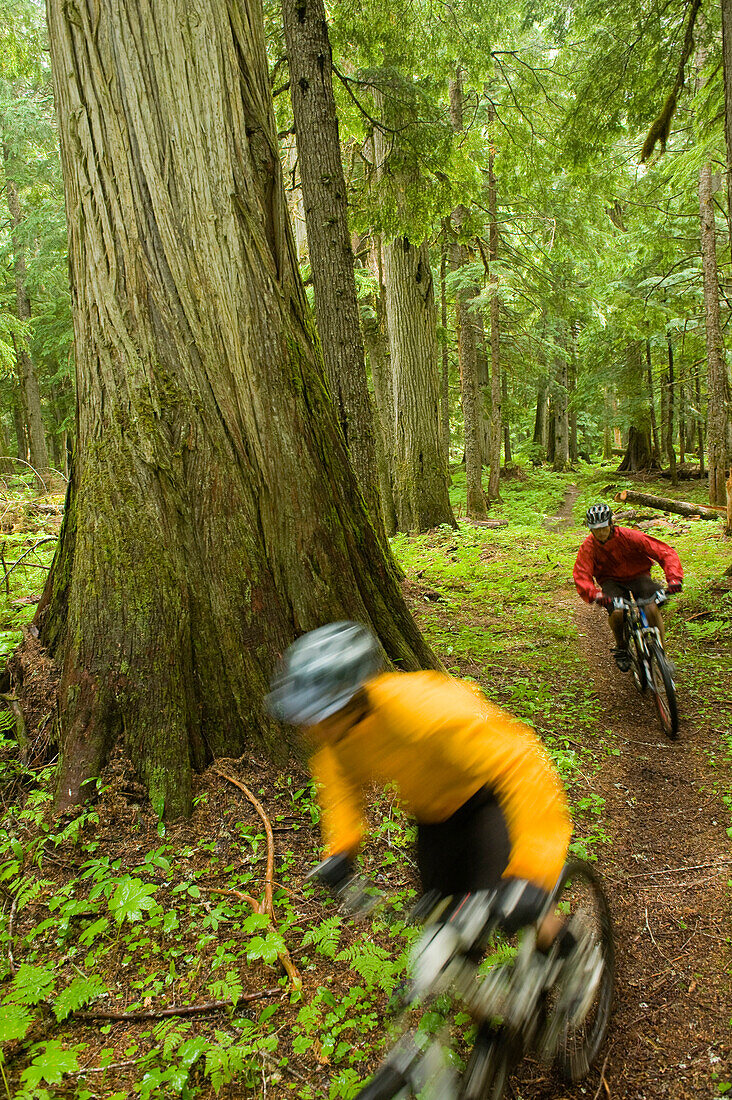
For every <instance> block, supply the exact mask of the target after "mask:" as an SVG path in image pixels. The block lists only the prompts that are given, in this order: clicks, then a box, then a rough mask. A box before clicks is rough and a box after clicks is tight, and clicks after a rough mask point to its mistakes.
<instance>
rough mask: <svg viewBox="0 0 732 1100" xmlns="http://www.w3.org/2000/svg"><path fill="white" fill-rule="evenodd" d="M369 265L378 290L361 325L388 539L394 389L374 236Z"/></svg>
mask: <svg viewBox="0 0 732 1100" xmlns="http://www.w3.org/2000/svg"><path fill="white" fill-rule="evenodd" d="M370 266H371V270H372V272H373V274H374V275H375V277H376V284H377V287H378V290H377V292H376V294H375V295H374V297H373V312H374V316H373V318H370V319H368V320H366V321H365V323H364V342H365V344H366V354H367V355H368V359H369V365H370V367H371V381H372V382H373V386H374V402H375V405H376V415H375V417H374V422H375V426H376V456H377V462H378V469H379V489H380V492H381V502H382V508H383V512H384V526H385V527H386V533H387V534H388V535H389V536H392V535H395V534H396V531H397V521H396V511H395V508H394V491H393V474H392V469H393V464H394V446H395V443H394V432H395V424H394V388H393V386H392V380H391V360H390V354H389V337H388V335H387V331H386V319H385V316H384V312H385V307H384V276H383V267H382V262H381V240H380V238H379V237H378V236H377V237H374V239H373V241H372V247H371V249H370Z"/></svg>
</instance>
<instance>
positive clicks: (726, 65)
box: [722, 0, 732, 251]
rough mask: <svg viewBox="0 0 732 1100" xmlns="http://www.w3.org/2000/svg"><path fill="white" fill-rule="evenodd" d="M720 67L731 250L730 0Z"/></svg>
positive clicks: (724, 19)
mask: <svg viewBox="0 0 732 1100" xmlns="http://www.w3.org/2000/svg"><path fill="white" fill-rule="evenodd" d="M722 69H723V73H724V143H725V149H726V154H727V156H726V171H725V176H726V184H727V223H728V225H729V227H730V228H729V246H730V250H731V251H732V0H722Z"/></svg>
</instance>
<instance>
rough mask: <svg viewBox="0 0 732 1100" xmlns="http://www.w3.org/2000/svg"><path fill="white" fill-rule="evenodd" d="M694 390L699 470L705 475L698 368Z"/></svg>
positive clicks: (699, 373)
mask: <svg viewBox="0 0 732 1100" xmlns="http://www.w3.org/2000/svg"><path fill="white" fill-rule="evenodd" d="M694 390H695V394H696V409H697V417H696V454H697V458H698V460H699V470H700V472H701V473H702V474H703V473H704V452H705V449H704V421H703V419H702V416H701V371H700V369H699V368H698V367H697V371H696V376H695V380H694Z"/></svg>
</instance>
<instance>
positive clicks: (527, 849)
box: [445, 704, 572, 890]
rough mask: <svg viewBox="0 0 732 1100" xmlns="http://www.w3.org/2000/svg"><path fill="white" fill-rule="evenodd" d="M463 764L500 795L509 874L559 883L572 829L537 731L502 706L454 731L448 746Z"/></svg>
mask: <svg viewBox="0 0 732 1100" xmlns="http://www.w3.org/2000/svg"><path fill="white" fill-rule="evenodd" d="M445 749H446V751H449V753H450V755H452V756H453V757H454V759H455V762H456V763H457V762H458V761H459V762H460V763H461V766H462V768H463V769H464V770H465V771H467V772H469V773H471V774H472V775H473V776H474V777H475V779H476V780H479V781H480V782H481V783H487V784H488V785H489V786H490V787H491V788H492V789H493V790H494V791H495V793H496V797H497V798H498V801H499V804H500V806H501V809H502V810H503V814H504V816H505V819H506V826H507V828H508V834H509V839H510V842H511V855H510V859H509V863H508V866H507V867H506V870H505V871H504V877H506V878H508V877H514V878H520V879H528V880H529V882H533V883H534V884H535V885H537V886H540V887H542V889H545V890H551V888H552V887H553V886H554V884H555V882H556V881H557V878H558V877H559V874H560V872H561V870H562V867H563V865H564V863H565V860H566V857H567V848H568V846H569V839H570V836H571V832H572V827H571V822H570V818H569V810H568V808H567V800H566V797H565V794H564V791H563V789H562V785H561V783H560V781H559V777H558V775H557V773H556V772H555V770H554V768H553V766H552V764H551V761H550V760H549V757H548V755H547V753H546V751H545V749H544V747H543V745H542V744H541V742H540V741H539V738H538V737H537V735H536V734H535V733H534V732H533V730H531V729H529V727H528V726H525V725H523V724H522V723H520V722H517V721H515V720H513V719H512V718H511V717H510V716H509V715H507V714H504V713H503V712H502V711H501V710H499V709H498V708H497V707H493V706H491V705H490V704H486V706H485V717H484V718H483V719H482V720H477V721H474V722H472V723H471V724H470V725H468V726H465V727H463V728H462V729H460V730H458V731H456V732H455V734H454V736H453V737H451V738H450V744H449V745H447V746H445Z"/></svg>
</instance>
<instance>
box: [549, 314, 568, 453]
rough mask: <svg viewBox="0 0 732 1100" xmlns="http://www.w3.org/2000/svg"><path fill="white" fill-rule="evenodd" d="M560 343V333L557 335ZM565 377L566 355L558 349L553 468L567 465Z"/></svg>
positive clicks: (554, 396) (554, 388)
mask: <svg viewBox="0 0 732 1100" xmlns="http://www.w3.org/2000/svg"><path fill="white" fill-rule="evenodd" d="M557 343H560V335H559V334H558V335H557ZM567 383H568V379H567V357H566V355H565V354H564V353H563V351H559V352H558V353H557V355H556V359H555V371H554V387H553V391H552V398H553V405H554V458H553V468H554V469H555V470H566V468H567V467H568V466H569V390H568V384H567Z"/></svg>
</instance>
